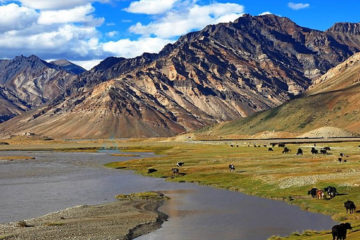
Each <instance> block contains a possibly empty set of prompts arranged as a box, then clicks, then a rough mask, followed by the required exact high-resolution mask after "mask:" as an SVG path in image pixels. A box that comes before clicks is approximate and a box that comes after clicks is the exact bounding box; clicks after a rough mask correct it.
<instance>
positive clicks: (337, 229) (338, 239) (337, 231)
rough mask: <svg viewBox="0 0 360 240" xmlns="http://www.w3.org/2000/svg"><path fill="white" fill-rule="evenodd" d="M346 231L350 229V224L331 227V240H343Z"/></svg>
mask: <svg viewBox="0 0 360 240" xmlns="http://www.w3.org/2000/svg"><path fill="white" fill-rule="evenodd" d="M348 229H352V227H351V225H350V223H341V224H339V225H335V226H333V227H332V229H331V233H332V236H333V240H345V239H346V231H347V230H348Z"/></svg>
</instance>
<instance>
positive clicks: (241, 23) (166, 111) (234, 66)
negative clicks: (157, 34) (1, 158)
mask: <svg viewBox="0 0 360 240" xmlns="http://www.w3.org/2000/svg"><path fill="white" fill-rule="evenodd" d="M358 25H359V24H344V23H341V24H336V25H334V26H333V27H332V28H330V29H329V30H327V31H325V32H321V31H317V30H312V29H308V28H304V27H300V26H298V25H296V24H295V23H294V22H292V21H291V20H289V19H288V18H283V17H278V16H275V15H264V16H257V17H253V16H250V15H244V16H243V17H241V18H239V19H237V20H236V21H235V22H233V23H224V24H217V25H210V26H207V27H206V28H204V29H203V30H202V31H199V32H194V33H190V34H187V35H185V36H183V37H181V38H180V39H179V40H178V41H177V42H176V43H174V44H169V45H167V46H166V47H165V48H164V49H163V50H162V51H161V52H160V53H159V54H144V55H142V56H140V57H137V58H133V59H124V58H109V59H106V60H104V61H103V62H102V63H100V65H98V66H97V67H95V68H93V69H92V70H91V71H89V72H85V73H83V74H81V75H80V77H79V78H78V79H77V80H76V81H73V82H72V84H71V85H70V87H69V88H68V89H67V90H66V92H65V94H63V95H61V96H60V97H58V98H57V99H56V100H55V101H54V102H52V104H50V105H49V106H47V107H43V108H42V109H40V110H38V111H35V112H32V113H28V114H26V115H24V116H22V117H19V118H16V119H14V120H11V121H9V122H7V123H6V127H7V129H8V130H9V131H10V132H11V133H14V132H19V131H24V130H30V131H33V132H36V133H39V134H46V135H49V136H54V137H65V136H66V137H110V136H114V137H139V136H140V137H148V136H170V135H174V134H177V133H181V132H184V131H188V130H193V129H197V128H200V127H202V126H204V125H207V124H213V123H217V122H220V121H227V120H232V119H237V118H241V117H247V116H249V115H252V114H253V113H255V112H258V111H263V110H266V109H269V108H273V107H276V106H279V105H281V104H282V103H284V102H286V101H288V100H289V99H291V98H292V97H293V96H294V95H298V94H300V93H302V92H303V91H304V90H305V89H307V88H308V86H309V85H310V84H311V82H312V79H315V78H316V77H318V76H320V75H321V74H322V73H325V72H326V71H327V70H328V69H329V68H331V67H333V66H335V65H337V64H338V63H340V62H341V61H343V60H345V59H346V58H348V57H349V56H351V55H352V54H353V53H355V52H358V51H359V50H360V35H359V34H358V32H357V31H355V30H354V29H356V26H358ZM353 26H355V27H353ZM2 126H5V125H2ZM0 127H1V126H0Z"/></svg>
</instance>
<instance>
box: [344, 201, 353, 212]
mask: <svg viewBox="0 0 360 240" xmlns="http://www.w3.org/2000/svg"><path fill="white" fill-rule="evenodd" d="M344 207H345V208H346V213H348V212H350V214H351V213H354V211H355V210H356V206H355V203H354V202H353V201H350V200H347V201H346V202H344Z"/></svg>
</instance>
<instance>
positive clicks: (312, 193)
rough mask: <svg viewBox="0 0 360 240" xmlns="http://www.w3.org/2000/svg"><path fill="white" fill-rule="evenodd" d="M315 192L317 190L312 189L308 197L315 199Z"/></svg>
mask: <svg viewBox="0 0 360 240" xmlns="http://www.w3.org/2000/svg"><path fill="white" fill-rule="evenodd" d="M317 190H318V189H317V188H312V189H311V190H309V191H308V195H311V197H312V198H315V197H316V192H317Z"/></svg>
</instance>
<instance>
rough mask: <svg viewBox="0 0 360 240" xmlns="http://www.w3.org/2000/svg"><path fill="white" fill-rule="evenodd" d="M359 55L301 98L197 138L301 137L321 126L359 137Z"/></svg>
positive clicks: (228, 123)
mask: <svg viewBox="0 0 360 240" xmlns="http://www.w3.org/2000/svg"><path fill="white" fill-rule="evenodd" d="M359 56H360V54H359V53H358V54H355V55H354V56H352V57H350V58H349V59H348V60H346V61H345V62H343V63H341V64H339V65H338V66H336V67H334V68H332V69H330V70H329V71H328V72H327V73H326V74H324V75H323V76H322V77H320V78H319V79H318V80H316V81H315V83H314V85H313V86H312V87H311V88H310V89H309V91H308V92H307V93H306V95H305V96H304V97H301V98H297V99H294V100H291V101H290V102H287V103H285V104H284V105H282V106H280V107H277V108H274V109H271V110H268V111H264V112H261V113H257V114H255V115H253V116H251V117H249V118H245V119H242V120H236V121H230V122H226V123H223V124H218V125H215V126H213V127H209V128H206V129H202V130H200V131H199V132H198V133H197V135H198V136H205V135H210V136H226V135H227V136H230V135H232V136H234V135H254V134H259V133H262V132H272V131H274V132H288V133H292V135H291V136H296V135H299V136H304V135H303V133H306V132H310V131H312V130H315V129H319V128H322V127H336V128H340V129H343V130H346V131H347V132H350V133H353V134H355V135H360V82H359V72H360V61H359ZM337 131H338V132H342V131H340V130H337ZM273 135H274V134H273ZM275 135H276V134H275ZM275 135H274V136H275ZM310 135H311V134H310ZM348 135H349V134H348V133H347V134H346V136H348Z"/></svg>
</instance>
